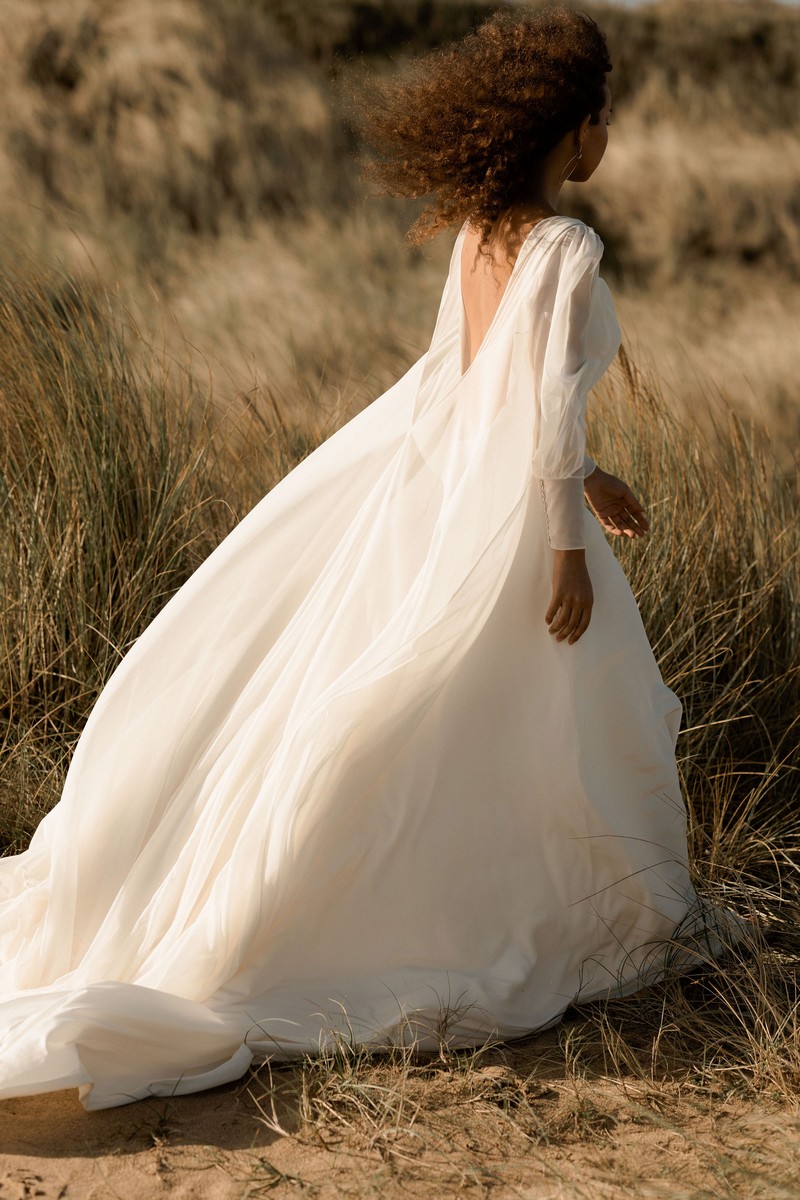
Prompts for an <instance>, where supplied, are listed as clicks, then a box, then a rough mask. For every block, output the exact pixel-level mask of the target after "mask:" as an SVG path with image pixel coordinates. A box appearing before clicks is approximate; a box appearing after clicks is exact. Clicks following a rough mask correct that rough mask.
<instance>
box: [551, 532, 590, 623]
mask: <svg viewBox="0 0 800 1200" xmlns="http://www.w3.org/2000/svg"><path fill="white" fill-rule="evenodd" d="M593 603H594V592H593V591H592V581H591V579H590V578H589V572H588V570H587V569H586V551H585V550H556V551H555V558H554V560H553V596H552V599H551V601H550V605H549V607H548V609H547V612H546V613H545V616H544V619H545V621H546V622H547V624H548V625H549V626H550V633H552V634H554V635H555V638H556V641H558V642H563V640H564V638H569V644H570V646H571V645H572V644H573V642H577V640H578V638H579V637H580V636H581V635H582V634H584V633H585V632H586V630H587V628H588V626H589V621H590V620H591V616H592V604H593Z"/></svg>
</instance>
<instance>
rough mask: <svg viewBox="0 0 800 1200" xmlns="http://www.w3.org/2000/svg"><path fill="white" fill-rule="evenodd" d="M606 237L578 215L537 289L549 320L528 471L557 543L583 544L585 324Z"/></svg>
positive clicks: (587, 468) (588, 465)
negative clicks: (578, 220) (536, 484)
mask: <svg viewBox="0 0 800 1200" xmlns="http://www.w3.org/2000/svg"><path fill="white" fill-rule="evenodd" d="M602 254H603V243H602V240H601V239H600V237H599V236H598V234H597V233H595V231H594V230H593V229H591V228H590V227H589V226H588V225H584V224H583V223H581V224H579V225H577V226H573V227H572V228H571V229H570V230H569V231H568V233H567V234H566V236H564V237H561V238H560V239H559V243H558V244H557V245H556V246H555V247H554V248H553V250H552V252H551V257H550V260H549V262H548V270H547V273H546V276H545V279H544V280H543V283H542V289H541V291H540V293H539V294H538V295H537V297H536V303H537V305H540V306H541V308H542V311H543V317H544V319H545V321H546V338H545V341H544V354H543V359H542V365H541V377H540V386H539V412H538V422H537V424H538V437H537V442H536V447H535V450H534V455H533V474H534V476H535V477H536V478H537V479H539V480H540V481H541V483H540V486H541V492H542V500H543V502H544V505H545V510H546V517H547V533H548V540H549V542H550V545H551V546H552V547H553V548H554V549H559V550H574V549H581V548H583V547H584V546H585V541H584V534H583V517H584V507H585V506H584V499H583V480H584V477H585V476H586V475H589V474H590V473H591V471H592V470H594V466H595V464H594V462H593V461H592V459H591V458H589V456H588V455H587V454H586V427H585V413H586V397H587V394H588V391H589V386H590V383H591V369H590V360H589V355H588V353H587V337H586V334H587V327H588V322H589V313H590V306H591V297H592V289H593V287H594V284H595V280H596V277H597V271H598V266H599V263H600V259H601V257H602Z"/></svg>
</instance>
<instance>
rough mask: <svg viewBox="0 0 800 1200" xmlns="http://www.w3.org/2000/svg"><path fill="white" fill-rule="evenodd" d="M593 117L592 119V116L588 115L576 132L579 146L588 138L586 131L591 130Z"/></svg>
mask: <svg viewBox="0 0 800 1200" xmlns="http://www.w3.org/2000/svg"><path fill="white" fill-rule="evenodd" d="M591 117H592V114H591V113H587V114H586V116H585V117H584V118H583V120H582V121H581V123H580V125H579V126H578V128H577V130H576V136H577V139H578V144H579V145H580V144H581V143H582V142H583V139H584V138H585V137H586V130H587V129H588V128H589V122H590V120H591Z"/></svg>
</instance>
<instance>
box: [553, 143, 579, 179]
mask: <svg viewBox="0 0 800 1200" xmlns="http://www.w3.org/2000/svg"><path fill="white" fill-rule="evenodd" d="M582 154H583V142H581V144H580V145H579V146H578V153H577V154H573V156H572V158H571V159H570V160H569V162H568V163H567V165H566V167H564V170H563V171H562V172H561V175H563V174H564V171H566V172H567V174H568V175H570V174H571V173H572V172H571V171H569V170H568V168H569V167H570V166H571V164H572V163H574V162H575V160H576V159H579V158H580V157H581V155H582ZM561 175H559V177H558V182H559V183H563V182H564V181H563V179H562V178H561Z"/></svg>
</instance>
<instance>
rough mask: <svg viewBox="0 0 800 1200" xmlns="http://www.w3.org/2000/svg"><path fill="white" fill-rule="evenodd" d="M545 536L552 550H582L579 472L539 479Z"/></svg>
mask: <svg viewBox="0 0 800 1200" xmlns="http://www.w3.org/2000/svg"><path fill="white" fill-rule="evenodd" d="M539 483H540V487H541V493H542V503H543V505H544V514H545V524H546V528H547V540H548V542H549V543H550V545H551V546H552V548H553V549H554V550H585V548H586V542H585V539H584V530H583V518H584V513H585V511H586V506H585V504H584V501H583V476H581V475H573V476H570V477H569V478H567V479H541V480H540V481H539Z"/></svg>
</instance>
